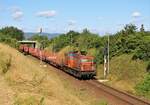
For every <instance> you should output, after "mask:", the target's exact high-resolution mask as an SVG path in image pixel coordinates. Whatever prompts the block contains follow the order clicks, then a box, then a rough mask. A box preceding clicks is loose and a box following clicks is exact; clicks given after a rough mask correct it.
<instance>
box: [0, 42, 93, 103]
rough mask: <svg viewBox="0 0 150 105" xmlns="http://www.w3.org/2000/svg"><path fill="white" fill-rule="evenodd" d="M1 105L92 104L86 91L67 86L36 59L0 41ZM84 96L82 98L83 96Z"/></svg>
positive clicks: (67, 84) (91, 99)
mask: <svg viewBox="0 0 150 105" xmlns="http://www.w3.org/2000/svg"><path fill="white" fill-rule="evenodd" d="M0 58H1V59H0V92H1V94H0V104H1V105H12V104H13V105H93V103H95V102H96V101H95V99H94V98H92V97H91V96H89V95H88V94H87V93H86V92H84V93H83V92H81V91H80V90H78V89H74V88H71V89H70V87H71V84H70V83H66V82H67V81H62V80H61V78H60V77H59V75H57V74H56V73H55V72H53V71H51V70H50V69H53V68H52V67H46V68H43V67H40V65H39V64H40V62H39V61H38V60H33V59H31V58H30V57H27V56H24V55H23V54H21V53H20V52H18V51H17V50H15V49H13V48H11V47H9V46H8V45H3V44H0ZM83 97H86V98H83Z"/></svg>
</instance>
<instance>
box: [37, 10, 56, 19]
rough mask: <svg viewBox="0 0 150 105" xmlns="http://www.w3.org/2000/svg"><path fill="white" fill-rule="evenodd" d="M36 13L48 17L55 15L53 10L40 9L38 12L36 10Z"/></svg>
mask: <svg viewBox="0 0 150 105" xmlns="http://www.w3.org/2000/svg"><path fill="white" fill-rule="evenodd" d="M36 15H37V16H39V17H45V18H50V17H54V16H55V15H56V11H55V10H47V11H40V12H37V14H36Z"/></svg>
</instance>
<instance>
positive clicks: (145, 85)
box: [135, 74, 150, 98]
mask: <svg viewBox="0 0 150 105" xmlns="http://www.w3.org/2000/svg"><path fill="white" fill-rule="evenodd" d="M135 90H136V92H137V94H138V95H141V96H144V97H147V98H150V74H148V75H147V76H146V77H145V79H144V80H143V81H142V82H141V83H139V84H137V85H136V87H135Z"/></svg>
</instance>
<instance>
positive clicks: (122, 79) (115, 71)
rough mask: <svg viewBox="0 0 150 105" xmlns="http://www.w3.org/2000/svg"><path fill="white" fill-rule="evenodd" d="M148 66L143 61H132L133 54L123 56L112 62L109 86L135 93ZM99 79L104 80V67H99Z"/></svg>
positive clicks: (115, 58) (113, 59)
mask: <svg viewBox="0 0 150 105" xmlns="http://www.w3.org/2000/svg"><path fill="white" fill-rule="evenodd" d="M146 67H147V64H146V62H143V61H141V60H132V54H130V55H127V54H123V55H120V56H118V57H114V58H112V59H111V60H110V74H109V75H108V77H107V78H108V80H109V81H108V82H107V83H108V84H109V85H111V86H113V87H115V88H118V89H121V90H124V91H127V92H130V93H135V89H134V87H135V86H136V84H137V83H139V82H141V81H142V80H143V78H144V76H145V75H146V74H147V72H146ZM98 78H103V65H99V67H98Z"/></svg>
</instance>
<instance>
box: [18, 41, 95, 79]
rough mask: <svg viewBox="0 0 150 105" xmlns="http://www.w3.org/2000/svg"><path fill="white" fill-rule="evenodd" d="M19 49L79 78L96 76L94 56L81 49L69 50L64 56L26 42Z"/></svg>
mask: <svg viewBox="0 0 150 105" xmlns="http://www.w3.org/2000/svg"><path fill="white" fill-rule="evenodd" d="M19 51H20V52H22V53H24V54H25V55H27V54H29V55H31V56H33V57H36V58H38V59H40V60H42V61H44V62H46V63H48V64H50V65H52V66H54V67H56V68H59V69H61V70H63V71H64V72H66V73H68V74H70V75H72V76H74V77H76V78H78V79H92V78H93V77H94V76H96V63H95V62H94V57H93V56H87V55H85V54H82V53H81V52H79V51H69V52H68V53H65V54H64V58H61V57H59V56H58V55H57V54H56V53H50V52H49V51H46V50H41V49H39V48H34V47H30V46H28V45H26V44H21V45H20V46H19Z"/></svg>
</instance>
